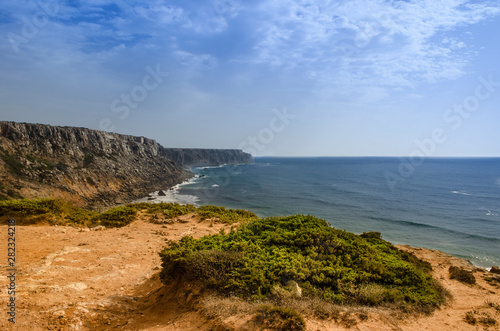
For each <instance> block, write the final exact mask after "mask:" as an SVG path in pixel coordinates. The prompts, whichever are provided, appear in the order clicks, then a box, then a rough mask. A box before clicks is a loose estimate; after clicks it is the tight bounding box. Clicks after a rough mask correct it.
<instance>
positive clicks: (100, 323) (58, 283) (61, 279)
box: [0, 214, 500, 331]
mask: <svg viewBox="0 0 500 331" xmlns="http://www.w3.org/2000/svg"><path fill="white" fill-rule="evenodd" d="M147 218H149V217H140V218H139V219H138V220H136V221H134V222H133V223H132V224H130V225H128V226H126V227H123V228H117V229H95V230H93V229H92V230H91V229H79V228H74V227H69V226H16V235H15V236H16V268H17V273H16V323H15V324H12V323H10V322H9V321H8V318H9V316H8V314H7V312H8V307H7V302H8V300H9V295H8V293H7V292H8V291H7V287H8V285H9V283H10V280H9V279H8V278H7V277H6V275H7V274H8V273H7V269H8V266H7V240H6V238H7V226H6V225H2V226H0V232H1V234H0V252H4V253H1V254H2V256H0V267H1V275H2V277H1V278H0V303H1V306H0V330H188V331H189V330H222V329H223V328H222V327H221V325H224V326H225V328H226V330H229V329H234V330H243V329H245V330H246V329H248V330H252V328H254V329H255V327H256V326H255V325H253V326H252V324H251V323H249V320H251V316H244V315H243V316H242V315H239V316H231V317H229V318H225V320H224V321H220V320H219V321H216V320H214V319H209V318H207V317H206V316H205V315H204V314H202V313H201V312H199V311H198V310H196V309H193V307H196V304H197V303H198V302H199V301H200V299H201V298H203V296H204V294H205V292H204V290H203V289H199V288H194V287H192V285H190V284H189V283H186V282H179V283H176V284H170V285H169V286H164V285H162V284H161V282H160V280H159V272H160V258H159V255H158V252H160V251H161V249H162V248H163V247H164V246H165V240H178V239H180V238H181V237H182V236H185V235H191V236H193V237H195V238H198V237H201V236H204V235H207V234H213V233H217V232H219V231H220V229H221V228H223V227H224V228H226V230H229V228H230V226H228V225H223V224H220V223H217V222H213V221H211V220H204V221H202V220H201V218H200V217H199V216H198V215H195V214H189V215H185V216H181V217H179V218H176V219H173V220H165V224H153V223H151V222H148V220H147ZM400 248H401V249H405V250H409V251H412V252H414V253H415V254H416V255H417V256H418V257H420V258H422V259H424V260H427V261H429V262H430V263H431V264H432V266H433V268H434V276H435V278H436V279H438V280H439V281H440V282H441V283H442V285H443V286H444V287H445V288H447V289H448V290H449V291H450V292H451V294H452V296H453V299H452V300H451V301H450V302H449V303H448V305H446V306H444V307H442V308H441V309H439V310H436V311H435V312H434V313H433V314H432V315H430V316H423V317H419V318H411V319H403V320H402V319H399V318H397V317H395V316H393V315H392V314H389V313H387V312H382V311H379V310H376V309H373V310H369V309H367V310H366V317H367V319H366V318H365V319H364V320H360V321H358V323H357V324H356V325H354V326H351V327H350V328H349V329H350V330H366V331H368V330H370V331H372V330H391V331H392V330H408V331H413V330H415V331H417V330H418V331H423V330H433V331H434V330H500V288H499V287H497V286H495V285H492V284H490V283H488V282H486V281H485V280H484V279H483V278H484V276H486V275H488V272H486V271H484V270H482V271H479V270H476V269H475V268H474V267H473V266H472V265H470V264H469V263H467V261H464V260H460V259H457V258H454V257H451V256H449V255H446V254H444V253H442V252H439V251H435V250H428V249H423V248H412V247H409V246H400ZM450 265H457V266H463V267H465V268H468V269H470V270H475V271H474V274H475V276H476V279H477V284H476V285H465V284H462V283H460V282H458V281H457V280H450V279H449V276H448V268H449V266H450ZM467 313H469V316H473V317H475V318H476V319H477V320H478V322H477V323H476V324H475V325H471V324H468V323H466V322H465V321H464V318H465V316H466V314H467ZM486 317H489V318H490V321H491V320H495V321H496V324H491V323H490V324H488V325H486V324H484V323H480V322H479V320H481V319H483V320H484V318H486ZM306 322H307V328H308V330H345V329H348V328H347V327H345V326H342V325H340V324H338V323H336V322H335V321H334V320H318V319H313V318H309V317H307V316H306Z"/></svg>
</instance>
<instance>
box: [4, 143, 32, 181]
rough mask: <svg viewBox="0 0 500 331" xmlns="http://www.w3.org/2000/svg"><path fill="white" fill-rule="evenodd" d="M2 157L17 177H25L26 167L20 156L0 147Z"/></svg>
mask: <svg viewBox="0 0 500 331" xmlns="http://www.w3.org/2000/svg"><path fill="white" fill-rule="evenodd" d="M0 158H1V159H2V160H3V162H4V163H5V165H6V166H7V169H9V171H10V172H11V173H12V174H13V175H16V176H17V177H21V178H22V177H24V173H23V170H24V169H25V168H26V167H25V165H24V164H22V163H21V162H20V161H19V159H18V158H16V157H15V156H13V155H10V154H9V153H8V152H7V151H5V150H4V149H0Z"/></svg>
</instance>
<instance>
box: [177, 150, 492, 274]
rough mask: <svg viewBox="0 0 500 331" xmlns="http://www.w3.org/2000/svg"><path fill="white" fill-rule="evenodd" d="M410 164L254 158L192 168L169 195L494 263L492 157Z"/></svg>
mask: <svg viewBox="0 0 500 331" xmlns="http://www.w3.org/2000/svg"><path fill="white" fill-rule="evenodd" d="M417 161H418V162H417ZM412 162H413V163H412ZM412 162H410V161H409V160H404V159H398V158H267V157H261V158H256V159H255V163H254V164H250V165H238V166H223V167H214V168H194V169H193V171H194V172H195V173H196V175H197V177H196V178H194V179H192V180H190V181H189V182H188V183H185V184H182V185H180V186H179V187H177V189H176V191H175V195H176V197H177V199H178V200H180V201H182V202H186V201H187V202H195V203H196V204H198V205H204V204H212V205H219V206H226V207H228V208H241V209H247V210H250V211H253V212H254V213H256V214H257V215H259V216H262V217H265V216H277V215H290V214H311V215H315V216H317V217H320V218H323V219H325V220H327V221H328V222H329V223H331V224H332V225H333V226H334V227H336V228H339V229H345V230H347V231H352V232H355V233H362V232H365V231H379V232H381V233H382V237H383V238H384V239H386V240H388V241H390V242H392V243H394V244H409V245H412V246H418V247H427V248H432V249H438V250H441V251H444V252H447V253H449V254H452V255H455V256H457V257H462V258H467V259H469V260H470V261H471V262H472V263H474V264H475V265H477V266H481V267H491V266H492V265H500V158H481V159H480V158H478V159H472V158H467V159H465V158H464V159H452V158H450V159H448V158H428V159H423V160H412Z"/></svg>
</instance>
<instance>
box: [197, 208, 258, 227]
mask: <svg viewBox="0 0 500 331" xmlns="http://www.w3.org/2000/svg"><path fill="white" fill-rule="evenodd" d="M198 213H199V214H200V215H201V216H202V217H204V218H216V219H218V220H219V221H220V222H222V223H227V224H233V223H237V222H241V221H248V220H252V219H257V218H258V217H257V215H255V214H254V213H252V212H249V211H247V210H243V209H226V208H225V207H217V206H201V207H199V208H198Z"/></svg>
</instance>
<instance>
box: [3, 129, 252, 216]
mask: <svg viewBox="0 0 500 331" xmlns="http://www.w3.org/2000/svg"><path fill="white" fill-rule="evenodd" d="M252 162H253V158H252V156H251V155H250V154H247V153H244V152H242V151H241V150H236V149H187V148H186V149H183V148H165V147H163V146H161V145H160V144H158V143H157V142H156V141H155V140H153V139H148V138H144V137H136V136H129V135H122V134H117V133H110V132H104V131H97V130H91V129H86V128H77V127H58V126H51V125H45V124H30V123H17V122H6V121H0V198H2V199H19V198H45V197H50V198H63V199H66V200H69V201H72V202H74V203H75V204H76V205H78V206H81V207H87V208H92V209H100V208H103V207H107V206H113V205H116V204H121V203H126V202H129V201H131V200H133V199H136V198H139V197H142V196H145V195H147V194H148V193H150V192H152V191H154V190H157V189H161V188H164V189H166V188H169V187H171V186H173V185H176V184H179V183H181V182H182V181H184V180H185V179H187V178H189V177H191V176H192V173H191V172H190V171H189V170H188V168H189V167H191V166H218V165H222V164H246V163H252Z"/></svg>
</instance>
